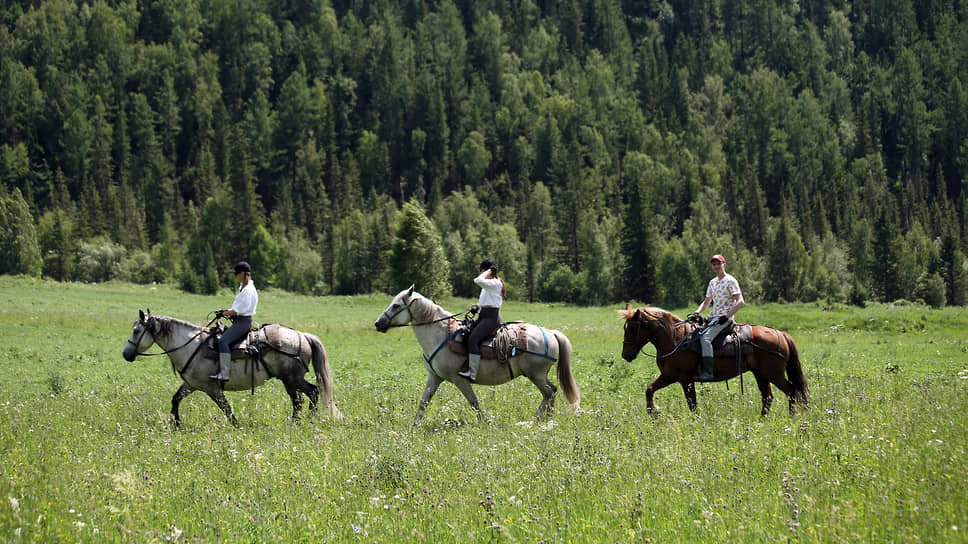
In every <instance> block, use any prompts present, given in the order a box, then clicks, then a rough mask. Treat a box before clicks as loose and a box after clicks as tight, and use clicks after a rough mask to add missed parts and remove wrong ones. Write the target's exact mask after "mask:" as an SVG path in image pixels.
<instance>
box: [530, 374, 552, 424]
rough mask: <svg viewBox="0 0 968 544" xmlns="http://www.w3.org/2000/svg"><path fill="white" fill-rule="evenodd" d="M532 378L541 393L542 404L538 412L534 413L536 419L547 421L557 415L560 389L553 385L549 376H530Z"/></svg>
mask: <svg viewBox="0 0 968 544" xmlns="http://www.w3.org/2000/svg"><path fill="white" fill-rule="evenodd" d="M528 377H529V378H531V382H532V383H534V385H535V386H537V388H538V391H541V397H542V398H541V404H540V405H539V406H538V411H537V412H535V413H534V418H535V419H537V420H539V421H540V420H543V419H547V418H548V417H550V416H552V415H554V413H555V394H556V393H557V392H558V388H557V387H555V384H553V383H551V380H549V379H548V376H547V375H544V376H528Z"/></svg>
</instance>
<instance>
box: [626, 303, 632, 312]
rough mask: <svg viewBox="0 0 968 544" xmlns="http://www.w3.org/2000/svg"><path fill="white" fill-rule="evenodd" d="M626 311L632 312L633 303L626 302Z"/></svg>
mask: <svg viewBox="0 0 968 544" xmlns="http://www.w3.org/2000/svg"><path fill="white" fill-rule="evenodd" d="M625 311H626V312H631V311H632V305H631V304H629V303H628V302H626V303H625Z"/></svg>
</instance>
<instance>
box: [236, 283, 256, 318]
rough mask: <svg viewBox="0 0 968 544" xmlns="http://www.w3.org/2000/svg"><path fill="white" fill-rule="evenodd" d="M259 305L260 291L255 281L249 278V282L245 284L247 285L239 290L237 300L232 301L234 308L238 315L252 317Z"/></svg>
mask: <svg viewBox="0 0 968 544" xmlns="http://www.w3.org/2000/svg"><path fill="white" fill-rule="evenodd" d="M258 305H259V293H258V292H256V290H255V283H254V282H252V281H251V280H249V283H247V284H245V287H243V288H242V289H240V290H239V294H237V295H235V301H233V302H232V309H233V310H235V313H236V314H238V315H241V316H243V317H252V316H254V315H255V309H256V306H258Z"/></svg>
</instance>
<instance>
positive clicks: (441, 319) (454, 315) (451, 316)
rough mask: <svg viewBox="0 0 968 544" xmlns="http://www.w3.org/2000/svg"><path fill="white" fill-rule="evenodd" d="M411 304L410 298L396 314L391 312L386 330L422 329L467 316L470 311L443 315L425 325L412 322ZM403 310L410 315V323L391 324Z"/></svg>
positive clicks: (411, 299)
mask: <svg viewBox="0 0 968 544" xmlns="http://www.w3.org/2000/svg"><path fill="white" fill-rule="evenodd" d="M411 304H413V297H410V299H409V300H407V303H406V304H404V305H403V306H402V307H401V308H400V309H399V310H397V311H396V312H393V315H391V316H390V317H389V318H388V321H389V322H390V324H389V325H387V328H388V329H390V328H393V327H422V326H424V325H433V324H434V323H440V322H441V321H447V320H448V319H453V318H455V317H457V316H460V315H467V314H468V313H470V311H471V310H467V311H466V312H464V313H463V314H460V313H456V314H451V315H445V316H444V317H441V318H438V319H434V320H432V321H427V322H426V323H414V322H413V311H412V310H411V309H410V305H411ZM404 310H406V311H407V313H409V314H410V321H409V322H407V323H404V324H402V325H396V324H394V323H393V320H394V319H395V318H396V317H397V316H398V315H400V314H401V313H403V311H404Z"/></svg>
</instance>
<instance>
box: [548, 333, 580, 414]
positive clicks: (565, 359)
mask: <svg viewBox="0 0 968 544" xmlns="http://www.w3.org/2000/svg"><path fill="white" fill-rule="evenodd" d="M554 333H555V338H556V339H558V383H560V384H561V387H562V389H564V390H565V398H566V399H568V409H570V410H571V411H572V412H577V411H578V408H579V406H580V404H581V391H579V390H578V384H577V383H575V376H573V375H572V373H571V342H570V341H569V340H568V337H567V336H565V335H564V334H562V333H561V332H560V331H554Z"/></svg>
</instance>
